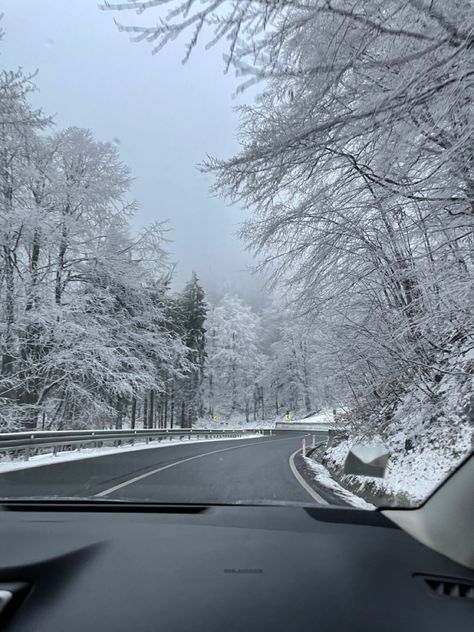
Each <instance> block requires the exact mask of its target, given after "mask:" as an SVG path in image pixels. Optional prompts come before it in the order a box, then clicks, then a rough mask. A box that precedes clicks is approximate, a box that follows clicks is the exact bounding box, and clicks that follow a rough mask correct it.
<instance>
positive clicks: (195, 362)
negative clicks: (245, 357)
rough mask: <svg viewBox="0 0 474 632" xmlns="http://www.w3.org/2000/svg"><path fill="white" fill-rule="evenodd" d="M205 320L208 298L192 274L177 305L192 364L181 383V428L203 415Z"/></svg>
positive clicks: (179, 394)
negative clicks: (202, 388)
mask: <svg viewBox="0 0 474 632" xmlns="http://www.w3.org/2000/svg"><path fill="white" fill-rule="evenodd" d="M206 317H207V302H206V294H205V292H204V290H203V288H202V286H201V285H200V283H199V279H198V277H197V275H196V273H195V272H193V274H192V276H191V279H190V281H188V283H187V284H186V285H185V287H184V290H183V292H182V293H181V296H180V297H179V299H178V301H177V318H178V322H179V328H180V330H181V336H182V340H183V342H184V344H185V345H186V347H187V349H188V351H187V356H188V361H189V369H188V374H187V375H186V377H185V378H183V379H182V380H180V384H179V392H178V398H180V399H181V404H180V408H179V409H178V410H179V411H180V421H181V426H182V427H186V428H188V427H189V428H190V427H191V426H192V422H193V421H195V420H196V419H197V417H198V416H202V415H203V413H204V409H203V402H202V393H201V387H202V382H203V378H204V366H205V361H206V329H205V328H204V323H205V321H206Z"/></svg>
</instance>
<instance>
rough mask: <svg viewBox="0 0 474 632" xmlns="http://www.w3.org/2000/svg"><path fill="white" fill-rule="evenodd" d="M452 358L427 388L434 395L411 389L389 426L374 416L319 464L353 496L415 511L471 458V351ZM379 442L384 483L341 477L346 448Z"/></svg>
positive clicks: (473, 415)
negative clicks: (384, 451) (386, 455)
mask: <svg viewBox="0 0 474 632" xmlns="http://www.w3.org/2000/svg"><path fill="white" fill-rule="evenodd" d="M453 358H455V359H451V358H448V359H447V360H446V361H445V362H444V364H442V368H443V373H440V375H441V378H440V379H439V380H438V381H437V382H435V383H433V384H432V385H431V389H432V391H433V392H434V395H433V394H431V395H428V394H423V392H421V389H417V388H416V385H415V384H413V385H412V387H411V388H410V389H409V390H408V391H407V392H406V393H405V396H404V397H403V399H402V400H401V402H400V403H399V404H398V406H397V407H396V409H395V410H394V412H393V416H392V418H391V419H390V420H389V422H388V423H387V422H385V423H382V424H380V420H377V418H376V415H374V418H370V417H369V419H368V420H366V421H365V422H362V421H361V420H359V421H358V422H357V423H356V424H354V426H355V429H353V430H352V431H351V432H350V437H349V438H348V439H346V440H343V441H342V442H341V443H338V444H336V445H334V446H332V447H330V448H329V449H327V450H326V453H325V455H324V457H323V463H324V464H325V465H326V466H327V467H328V468H329V470H330V471H331V472H332V473H333V474H334V475H335V476H336V477H337V478H338V480H340V481H341V482H342V483H343V484H344V485H347V486H348V487H350V489H351V490H352V491H355V492H356V493H361V494H362V495H365V496H366V497H368V498H372V497H373V498H374V500H375V498H380V502H381V503H382V504H396V505H414V504H418V503H419V502H421V501H423V500H425V499H426V498H427V497H428V496H429V495H430V494H431V493H432V492H433V491H434V490H435V489H436V487H437V486H438V485H439V484H440V483H441V482H442V481H443V480H444V479H445V478H446V477H447V476H448V474H449V473H450V472H452V471H453V469H454V468H455V467H456V466H457V465H458V464H460V463H461V461H462V460H463V459H464V458H466V457H467V456H468V455H469V454H470V453H471V452H472V450H473V447H474V425H473V421H474V395H473V392H474V377H473V376H474V349H468V350H467V351H466V352H465V353H464V354H459V355H457V356H453ZM459 358H460V359H459ZM377 422H378V423H377ZM373 429H375V433H374V432H373ZM377 433H378V436H377ZM378 440H381V441H382V442H383V443H385V444H386V445H387V447H388V448H389V450H390V452H391V456H390V459H389V461H388V465H387V470H386V473H385V477H384V478H383V479H382V478H372V477H366V476H345V475H344V474H343V473H342V471H343V466H344V461H345V459H346V456H347V453H348V451H349V449H350V447H351V445H354V444H355V443H369V444H370V442H371V441H374V442H377V441H378Z"/></svg>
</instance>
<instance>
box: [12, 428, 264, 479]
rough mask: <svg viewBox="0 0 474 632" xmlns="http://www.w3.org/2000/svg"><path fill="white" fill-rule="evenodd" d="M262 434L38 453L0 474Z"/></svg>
mask: <svg viewBox="0 0 474 632" xmlns="http://www.w3.org/2000/svg"><path fill="white" fill-rule="evenodd" d="M258 436H260V435H259V434H257V433H255V434H246V435H245V436H242V437H232V438H230V439H229V438H225V439H224V438H222V439H197V438H194V437H193V438H191V439H187V438H186V439H174V438H173V439H170V440H169V441H166V442H161V443H157V442H152V443H149V444H147V443H145V442H143V443H139V442H137V441H136V442H135V444H134V445H121V446H117V447H116V448H111V447H104V448H84V449H82V450H71V451H67V452H58V453H57V455H56V456H55V455H54V454H53V453H52V452H46V453H44V454H38V455H37V456H32V457H30V459H29V460H28V461H23V460H19V459H15V460H8V461H7V460H4V461H2V462H0V474H1V473H3V472H12V471H13V470H24V469H29V468H32V467H40V466H42V465H52V464H54V463H64V462H65V461H77V460H79V459H90V458H94V457H99V456H106V455H108V454H120V453H121V452H132V451H134V450H156V449H157V448H167V447H169V446H172V445H176V444H178V443H203V442H209V443H210V442H213V441H237V440H239V439H252V438H255V437H258Z"/></svg>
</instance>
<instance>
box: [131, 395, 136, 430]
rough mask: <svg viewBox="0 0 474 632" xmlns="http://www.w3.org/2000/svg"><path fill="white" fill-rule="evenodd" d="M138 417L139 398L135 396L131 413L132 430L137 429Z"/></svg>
mask: <svg viewBox="0 0 474 632" xmlns="http://www.w3.org/2000/svg"><path fill="white" fill-rule="evenodd" d="M136 418H137V398H136V397H134V398H133V399H132V414H131V419H130V428H131V429H132V430H135V422H136Z"/></svg>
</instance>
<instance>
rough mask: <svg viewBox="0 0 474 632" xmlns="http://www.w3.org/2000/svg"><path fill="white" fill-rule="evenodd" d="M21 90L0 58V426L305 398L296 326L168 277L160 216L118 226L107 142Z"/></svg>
mask: <svg viewBox="0 0 474 632" xmlns="http://www.w3.org/2000/svg"><path fill="white" fill-rule="evenodd" d="M34 90H35V85H34V82H33V80H32V77H30V76H28V75H26V74H24V73H23V71H22V70H11V71H7V70H3V71H2V72H1V74H0V198H1V199H0V428H1V429H3V430H6V429H10V430H12V429H33V428H42V429H53V428H54V429H56V428H57V429H65V428H75V427H115V428H121V427H129V426H131V427H148V428H154V427H173V426H182V427H190V426H191V425H192V424H193V423H194V422H195V421H196V420H197V419H200V418H205V419H208V420H210V419H211V418H214V419H216V420H217V419H219V420H220V419H226V418H231V417H237V418H240V419H246V420H247V421H255V420H257V419H258V420H261V419H264V418H272V417H274V416H275V415H279V414H281V412H282V410H283V409H285V410H286V408H291V409H293V410H300V409H301V410H306V411H308V412H309V411H310V410H311V407H312V406H313V405H314V404H313V401H312V400H313V390H312V389H313V388H314V387H313V386H312V385H311V384H310V378H309V375H310V372H311V371H310V362H311V352H310V347H311V341H310V340H309V339H308V336H307V335H306V334H304V333H303V331H304V330H303V329H298V328H297V327H295V326H292V327H291V328H288V329H287V328H286V327H285V326H284V324H283V321H284V320H285V319H284V318H283V316H280V317H279V318H275V317H272V316H271V314H270V313H269V314H267V315H266V317H265V316H264V315H263V314H257V313H255V312H254V311H253V310H252V308H251V307H250V306H249V305H247V304H245V303H244V301H242V300H241V299H239V298H238V297H237V296H224V297H222V299H221V300H220V301H218V302H217V304H216V305H210V304H209V303H208V301H207V299H206V295H205V292H204V289H203V288H202V286H201V285H200V283H199V281H198V278H197V276H196V275H195V274H193V275H192V276H191V279H190V281H189V283H187V284H186V286H185V287H184V289H183V290H182V292H180V293H177V292H173V291H172V290H171V285H172V270H173V267H172V265H171V264H170V261H169V257H168V255H167V253H166V248H165V246H166V230H167V228H166V225H165V224H164V223H159V222H157V223H155V224H154V225H151V226H149V227H147V228H146V229H144V230H142V231H141V232H137V231H134V230H132V227H131V222H132V220H133V214H134V213H135V211H136V204H135V203H134V202H131V201H130V200H129V199H128V197H127V196H128V190H129V187H130V183H131V174H130V172H129V170H128V169H127V167H126V166H125V165H124V164H123V163H122V162H121V159H120V156H119V152H118V149H117V147H116V146H115V145H114V144H113V143H108V142H102V141H99V140H97V139H95V138H94V136H93V134H92V133H91V132H90V131H89V130H86V129H79V128H76V127H70V128H68V129H64V130H57V129H55V127H54V124H53V121H52V119H51V118H49V117H48V116H47V115H46V114H45V113H43V112H42V111H41V110H40V109H36V108H34V107H33V106H32V104H31V93H32V92H33V91H34ZM163 213H166V209H164V210H163ZM264 319H265V321H266V322H265V326H264Z"/></svg>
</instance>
